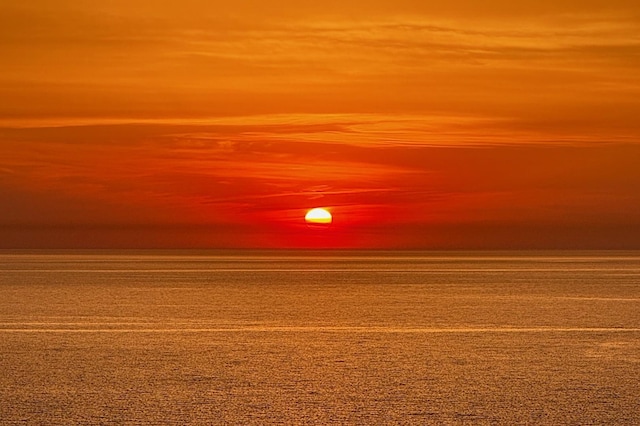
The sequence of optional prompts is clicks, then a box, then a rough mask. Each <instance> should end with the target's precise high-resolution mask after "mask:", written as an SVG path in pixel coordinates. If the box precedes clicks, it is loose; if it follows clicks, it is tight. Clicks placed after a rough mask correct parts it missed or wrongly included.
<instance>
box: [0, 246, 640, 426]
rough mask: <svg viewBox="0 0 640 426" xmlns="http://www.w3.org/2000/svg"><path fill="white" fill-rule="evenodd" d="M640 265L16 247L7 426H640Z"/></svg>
mask: <svg viewBox="0 0 640 426" xmlns="http://www.w3.org/2000/svg"><path fill="white" fill-rule="evenodd" d="M638 378H640V252H417V251H400V252H386V251H369V252H367V251H362V252H360V251H338V252H336V251H317V252H313V251H298V252H294V251H232V252H224V251H120V252H118V251H2V252H0V424H2V425H21V424H28V425H41V424H48V425H55V424H101V425H122V424H131V425H133V424H158V425H160V424H163V425H164V424H172V425H184V424H242V425H246V424H286V425H289V424H360V425H363V424H434V425H435V424H438V425H440V424H474V425H475V424H480V425H482V424H490V425H494V424H506V425H512V424H535V425H539V424H549V425H559V424H575V425H587V424H617V425H624V424H629V425H631V424H640V408H639V407H640V406H639V405H638V401H640V381H639V379H638Z"/></svg>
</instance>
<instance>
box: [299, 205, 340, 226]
mask: <svg viewBox="0 0 640 426" xmlns="http://www.w3.org/2000/svg"><path fill="white" fill-rule="evenodd" d="M304 220H305V221H306V222H307V223H308V224H310V225H329V224H331V222H332V221H333V217H332V216H331V213H329V211H328V210H326V209H322V208H316V209H311V210H309V211H308V212H307V214H306V215H305V217H304Z"/></svg>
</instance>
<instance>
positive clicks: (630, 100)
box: [0, 0, 640, 249]
mask: <svg viewBox="0 0 640 426" xmlns="http://www.w3.org/2000/svg"><path fill="white" fill-rule="evenodd" d="M639 71H640V2H637V1H636V0H633V1H632V0H610V1H606V2H604V1H591V0H581V1H575V0H571V1H569V0H556V1H547V0H521V1H518V2H513V1H507V0H488V1H483V2H477V1H462V0H452V1H447V2H434V1H423V0H421V1H417V0H415V1H414V0H412V1H409V0H394V1H388V0H384V1H383V0H352V1H333V0H325V1H322V2H318V1H305V0H271V1H263V0H260V1H258V0H247V1H243V0H239V1H236V2H228V1H224V2H223V1H218V0H207V1H205V0H181V1H161V0H153V1H151V0H149V1H143V0H126V1H124V0H123V1H120V0H112V1H101V2H93V1H82V0H55V1H54V0H30V1H28V2H25V1H19V0H8V1H4V2H2V3H1V4H0V248H364V249H634V248H640V119H639V118H638V117H640V72H639ZM314 207H324V208H327V209H328V210H329V211H330V212H331V213H332V214H333V224H332V225H331V227H328V228H323V229H317V228H312V227H308V226H306V225H305V223H304V215H305V213H306V211H307V210H309V209H311V208H314Z"/></svg>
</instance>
